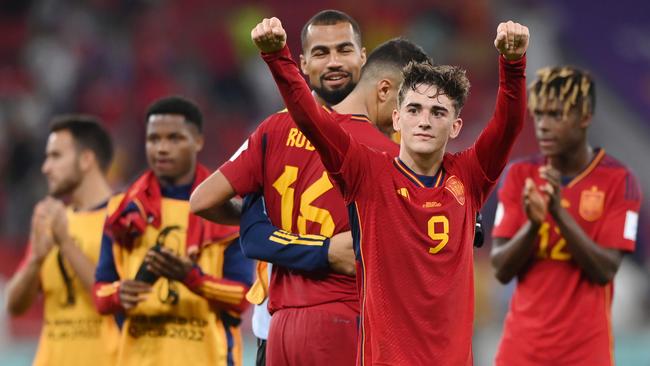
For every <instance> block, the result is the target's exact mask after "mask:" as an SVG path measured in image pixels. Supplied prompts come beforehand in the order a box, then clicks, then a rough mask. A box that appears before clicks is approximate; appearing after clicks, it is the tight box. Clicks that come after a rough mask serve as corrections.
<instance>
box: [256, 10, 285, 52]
mask: <svg viewBox="0 0 650 366" xmlns="http://www.w3.org/2000/svg"><path fill="white" fill-rule="evenodd" d="M251 38H252V39H253V42H254V43H255V45H256V46H257V48H259V50H260V51H262V52H264V53H272V52H277V51H280V50H281V49H283V48H284V45H285V44H286V43H287V32H285V31H284V28H282V22H280V19H278V18H275V17H273V18H271V19H267V18H264V19H263V20H262V22H261V23H259V24H257V25H256V26H255V28H253V30H252V31H251Z"/></svg>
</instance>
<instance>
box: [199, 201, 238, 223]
mask: <svg viewBox="0 0 650 366" xmlns="http://www.w3.org/2000/svg"><path fill="white" fill-rule="evenodd" d="M195 215H197V216H200V217H202V218H204V219H206V220H208V221H211V222H216V223H218V224H222V225H239V221H240V216H241V203H240V201H239V200H234V199H231V200H229V201H227V202H225V203H223V204H221V205H218V206H213V207H209V208H206V209H202V210H198V211H197V212H195Z"/></svg>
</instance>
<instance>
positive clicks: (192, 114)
mask: <svg viewBox="0 0 650 366" xmlns="http://www.w3.org/2000/svg"><path fill="white" fill-rule="evenodd" d="M153 114H179V115H181V116H183V117H185V122H187V123H191V124H193V125H195V126H196V127H197V128H198V129H199V132H201V131H203V115H202V114H201V111H200V110H199V107H197V105H196V104H194V103H193V102H192V101H190V100H188V99H186V98H183V97H181V96H176V95H174V96H171V97H166V98H162V99H158V100H156V101H155V102H153V103H152V104H151V105H150V106H149V108H148V109H147V121H148V120H149V117H151V115H153Z"/></svg>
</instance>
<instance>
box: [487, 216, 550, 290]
mask: <svg viewBox="0 0 650 366" xmlns="http://www.w3.org/2000/svg"><path fill="white" fill-rule="evenodd" d="M538 230H539V226H537V225H534V224H532V223H531V222H530V221H528V222H526V223H525V224H524V226H522V227H521V229H519V231H518V232H517V233H516V234H515V236H513V237H512V238H510V239H508V240H507V241H506V240H505V239H501V238H495V243H494V245H493V247H492V252H491V253H490V259H491V262H492V267H493V268H494V269H495V272H496V273H495V276H496V278H497V279H498V280H499V282H501V283H503V284H506V283H508V282H510V281H511V280H512V279H513V278H514V277H515V276H518V275H520V274H521V273H523V271H524V270H525V268H526V264H527V263H528V262H529V261H530V259H531V257H532V256H533V254H534V252H535V246H534V245H533V242H534V240H535V237H536V236H537V231H538Z"/></svg>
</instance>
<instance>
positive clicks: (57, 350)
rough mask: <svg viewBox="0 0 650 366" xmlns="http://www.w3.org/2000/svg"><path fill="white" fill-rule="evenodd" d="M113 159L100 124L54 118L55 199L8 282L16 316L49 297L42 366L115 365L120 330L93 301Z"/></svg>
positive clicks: (51, 187)
mask: <svg viewBox="0 0 650 366" xmlns="http://www.w3.org/2000/svg"><path fill="white" fill-rule="evenodd" d="M112 157H113V145H112V143H111V139H110V137H109V135H108V133H107V132H106V131H105V130H104V128H103V127H102V126H101V124H100V123H99V122H98V121H97V120H96V119H95V118H93V117H90V116H84V115H64V116H59V117H56V118H54V120H53V122H52V124H51V125H50V134H49V137H48V140H47V147H46V149H45V162H44V163H43V166H42V172H43V174H44V175H45V177H46V178H47V183H48V191H49V194H50V196H51V197H48V198H45V199H43V200H42V201H40V202H39V203H38V204H37V205H36V207H35V209H34V213H33V216H32V227H31V232H30V236H29V246H28V252H27V254H26V256H25V258H24V259H23V262H22V263H21V265H20V267H19V269H18V271H17V272H16V273H15V274H14V276H13V277H12V278H11V280H10V281H9V283H8V284H7V308H8V310H9V313H10V314H11V315H13V316H17V315H20V314H22V313H24V312H25V311H26V310H27V309H28V308H29V307H30V306H31V305H32V303H33V301H34V300H35V298H36V296H37V295H38V293H42V294H43V295H44V299H45V307H44V312H45V313H44V316H43V318H44V319H43V321H44V324H43V328H42V330H41V336H40V340H39V344H38V349H37V351H36V356H35V358H34V365H89V364H93V365H98V366H99V365H107V366H108V365H114V364H115V357H116V356H117V342H118V339H119V335H118V328H117V324H116V323H115V320H114V319H113V317H109V316H101V315H100V314H99V313H98V312H97V310H95V307H94V304H93V301H92V296H91V289H92V286H93V282H94V279H93V277H94V271H95V265H96V263H97V261H98V258H99V251H100V244H101V237H102V228H103V226H104V220H105V218H106V204H107V202H108V199H109V198H110V196H111V189H110V186H109V184H108V182H107V181H106V177H105V173H106V171H107V170H108V168H109V166H110V164H111V159H112ZM58 199H67V200H69V205H68V206H67V207H65V206H64V205H63V203H62V202H61V201H59V200H58Z"/></svg>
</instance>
